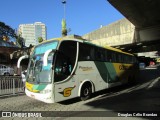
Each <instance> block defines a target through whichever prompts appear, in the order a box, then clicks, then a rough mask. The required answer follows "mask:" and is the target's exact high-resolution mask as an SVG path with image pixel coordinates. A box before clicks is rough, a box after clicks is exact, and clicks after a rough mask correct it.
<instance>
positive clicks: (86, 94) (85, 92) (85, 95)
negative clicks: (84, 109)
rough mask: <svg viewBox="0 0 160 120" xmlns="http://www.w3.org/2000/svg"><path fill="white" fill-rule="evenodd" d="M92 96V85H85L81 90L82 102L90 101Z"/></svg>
mask: <svg viewBox="0 0 160 120" xmlns="http://www.w3.org/2000/svg"><path fill="white" fill-rule="evenodd" d="M91 94H92V88H91V85H89V84H85V85H83V86H82V89H81V97H80V98H81V100H83V101H85V100H87V99H89V98H90V97H91Z"/></svg>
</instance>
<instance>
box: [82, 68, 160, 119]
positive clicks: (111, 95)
mask: <svg viewBox="0 0 160 120" xmlns="http://www.w3.org/2000/svg"><path fill="white" fill-rule="evenodd" d="M159 76H160V66H157V68H156V69H149V68H148V69H144V70H140V71H139V75H137V78H136V79H137V80H138V81H137V83H136V84H134V85H129V86H128V85H123V86H120V87H115V88H112V89H108V90H104V91H101V92H98V93H97V94H102V95H101V96H100V97H99V98H98V99H96V100H94V101H91V102H88V103H86V104H85V105H87V106H91V107H92V108H93V109H96V110H97V109H99V110H104V109H106V110H110V111H113V112H117V111H120V112H124V113H125V112H150V113H152V112H158V111H160V78H159ZM155 81H156V82H155ZM159 115H160V114H159ZM147 118H148V117H147ZM151 119H152V118H151Z"/></svg>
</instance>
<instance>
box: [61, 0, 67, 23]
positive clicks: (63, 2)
mask: <svg viewBox="0 0 160 120" xmlns="http://www.w3.org/2000/svg"><path fill="white" fill-rule="evenodd" d="M62 4H63V5H64V20H65V19H66V0H62Z"/></svg>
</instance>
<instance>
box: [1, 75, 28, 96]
mask: <svg viewBox="0 0 160 120" xmlns="http://www.w3.org/2000/svg"><path fill="white" fill-rule="evenodd" d="M24 87H25V83H24V82H23V81H22V77H20V76H0V96H3V95H16V94H19V93H24Z"/></svg>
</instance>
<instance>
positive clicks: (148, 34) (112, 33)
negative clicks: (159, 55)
mask: <svg viewBox="0 0 160 120" xmlns="http://www.w3.org/2000/svg"><path fill="white" fill-rule="evenodd" d="M108 2H109V3H110V4H112V5H113V6H114V7H115V8H116V9H117V10H118V11H120V12H121V13H122V14H123V15H124V16H125V17H126V19H122V20H119V21H116V22H114V23H112V24H110V25H108V26H104V27H102V28H100V29H98V30H95V31H93V32H91V33H88V34H86V35H84V36H83V37H84V38H86V39H90V40H91V41H92V42H94V43H96V44H100V45H102V44H103V45H110V46H113V47H116V48H120V49H122V50H124V51H128V52H132V53H139V52H149V51H160V47H159V46H160V15H159V11H160V0H108Z"/></svg>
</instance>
